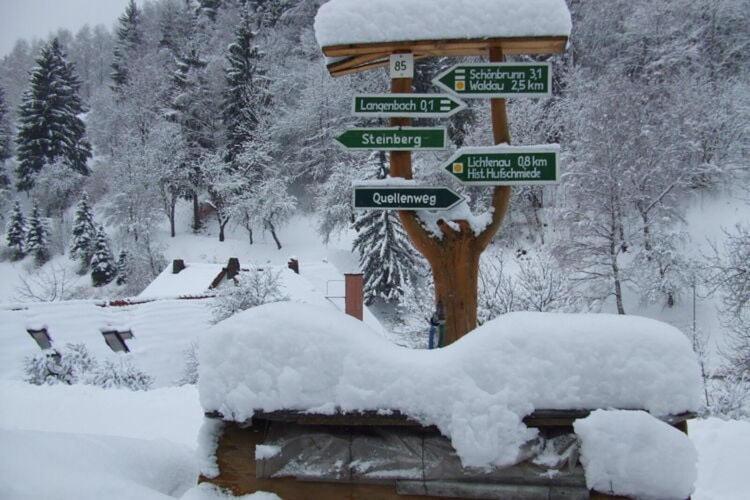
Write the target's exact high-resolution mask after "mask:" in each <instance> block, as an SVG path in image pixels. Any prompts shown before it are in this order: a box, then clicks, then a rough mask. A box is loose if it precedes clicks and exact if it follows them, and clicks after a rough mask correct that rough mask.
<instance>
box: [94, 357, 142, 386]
mask: <svg viewBox="0 0 750 500" xmlns="http://www.w3.org/2000/svg"><path fill="white" fill-rule="evenodd" d="M86 383H87V384H89V385H96V386H99V387H102V388H104V389H111V388H126V389H130V390H131V391H147V390H149V389H151V386H152V385H153V378H152V377H151V376H150V375H149V374H147V373H146V372H144V371H143V370H141V369H140V368H138V367H137V366H135V365H134V364H133V361H132V359H130V356H128V355H126V354H124V355H118V356H117V357H116V359H114V360H110V359H108V360H105V361H104V362H103V363H102V364H101V365H99V366H98V367H97V368H96V369H94V370H93V371H92V372H91V373H90V374H89V376H88V378H87V380H86Z"/></svg>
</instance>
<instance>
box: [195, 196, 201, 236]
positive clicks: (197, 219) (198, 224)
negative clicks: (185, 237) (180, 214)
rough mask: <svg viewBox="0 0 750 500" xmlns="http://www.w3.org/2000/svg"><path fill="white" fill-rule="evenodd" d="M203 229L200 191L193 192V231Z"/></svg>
mask: <svg viewBox="0 0 750 500" xmlns="http://www.w3.org/2000/svg"><path fill="white" fill-rule="evenodd" d="M200 229H201V212H200V207H199V206H198V193H195V192H194V193H193V232H194V233H197V232H198V231H200Z"/></svg>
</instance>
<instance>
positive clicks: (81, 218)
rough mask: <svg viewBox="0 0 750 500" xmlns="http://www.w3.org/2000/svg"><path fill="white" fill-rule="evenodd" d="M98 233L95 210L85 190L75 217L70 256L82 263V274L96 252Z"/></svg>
mask: <svg viewBox="0 0 750 500" xmlns="http://www.w3.org/2000/svg"><path fill="white" fill-rule="evenodd" d="M96 233H97V231H96V226H95V224H94V212H93V210H92V209H91V206H90V205H89V197H88V195H87V194H86V192H85V191H84V192H83V194H82V195H81V200H80V201H79V202H78V207H77V208H76V214H75V218H74V219H73V239H72V241H71V244H70V258H71V259H75V260H77V261H78V262H79V263H80V267H79V272H80V274H85V273H86V272H87V271H88V268H89V263H90V262H91V257H92V255H93V253H94V242H95V240H96Z"/></svg>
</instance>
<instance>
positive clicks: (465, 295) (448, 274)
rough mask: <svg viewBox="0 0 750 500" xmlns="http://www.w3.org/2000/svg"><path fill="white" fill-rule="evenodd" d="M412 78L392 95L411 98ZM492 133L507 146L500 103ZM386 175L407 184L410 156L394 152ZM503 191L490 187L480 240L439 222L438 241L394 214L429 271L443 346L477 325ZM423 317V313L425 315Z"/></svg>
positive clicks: (409, 216)
mask: <svg viewBox="0 0 750 500" xmlns="http://www.w3.org/2000/svg"><path fill="white" fill-rule="evenodd" d="M502 59H503V54H502V51H501V50H500V48H492V49H490V61H492V62H496V61H502ZM411 86H412V79H411V78H394V79H392V80H391V92H393V93H410V92H411V91H412V89H411ZM491 107H492V129H493V138H494V143H495V144H499V143H510V134H509V133H508V122H507V113H506V110H505V99H492V100H491ZM409 125H411V120H410V119H408V118H393V119H391V126H396V127H397V126H402V127H403V126H409ZM390 159H391V165H390V175H391V176H392V177H402V178H404V179H411V178H412V176H413V173H412V168H411V152H409V151H393V152H391V154H390ZM510 195H511V190H510V187H508V186H498V187H495V188H494V191H493V194H492V206H493V208H494V211H493V213H492V222H491V223H490V224H489V225H488V226H487V228H486V229H485V230H484V231H482V233H480V234H479V235H475V234H474V232H473V230H472V229H471V227H470V226H469V224H468V222H467V221H454V222H457V223H458V229H457V230H456V229H454V227H455V226H453V227H451V226H449V225H448V224H446V223H445V222H444V221H442V220H441V221H439V222H438V226H439V227H440V230H441V232H442V233H443V238H442V239H440V240H438V239H436V238H435V237H433V236H432V235H431V234H429V233H427V232H426V230H425V229H424V227H423V226H422V224H421V223H420V221H419V219H418V217H417V215H416V213H415V212H413V211H405V210H404V211H399V217H400V219H401V223H402V225H403V226H404V230H405V231H406V233H407V235H408V236H409V239H410V240H411V242H412V243H413V244H414V246H415V247H416V248H417V250H419V252H420V253H421V254H422V255H424V257H425V258H426V259H427V261H428V262H429V263H430V267H431V268H432V274H433V279H434V281H435V304H436V305H437V304H442V305H443V310H444V313H445V344H446V345H447V344H450V343H452V342H455V341H456V340H458V339H459V338H461V337H463V336H464V335H466V334H467V333H469V332H470V331H471V330H473V329H474V328H476V325H477V284H478V274H479V257H480V255H481V254H482V252H483V251H484V249H485V248H486V247H487V245H489V243H490V241H491V240H492V238H493V236H494V235H495V234H496V233H497V231H498V229H499V228H500V225H501V224H502V221H503V218H504V217H505V214H506V212H507V210H508V205H509V203H510ZM425 312H426V311H425Z"/></svg>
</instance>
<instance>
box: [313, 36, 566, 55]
mask: <svg viewBox="0 0 750 500" xmlns="http://www.w3.org/2000/svg"><path fill="white" fill-rule="evenodd" d="M567 42H568V37H565V36H548V37H508V38H473V39H467V38H453V39H445V40H415V41H403V42H380V43H357V44H345V45H329V46H327V47H323V49H322V50H323V54H325V55H326V56H327V57H347V56H356V55H363V54H373V53H376V52H380V53H388V54H394V53H396V52H414V53H429V54H430V55H433V56H442V55H454V56H457V55H462V56H478V55H485V53H486V51H487V50H488V49H489V47H500V46H502V47H503V51H505V53H506V54H529V55H534V54H536V55H541V54H559V53H561V52H563V51H564V50H565V45H566V44H567Z"/></svg>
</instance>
